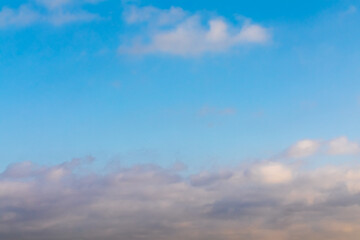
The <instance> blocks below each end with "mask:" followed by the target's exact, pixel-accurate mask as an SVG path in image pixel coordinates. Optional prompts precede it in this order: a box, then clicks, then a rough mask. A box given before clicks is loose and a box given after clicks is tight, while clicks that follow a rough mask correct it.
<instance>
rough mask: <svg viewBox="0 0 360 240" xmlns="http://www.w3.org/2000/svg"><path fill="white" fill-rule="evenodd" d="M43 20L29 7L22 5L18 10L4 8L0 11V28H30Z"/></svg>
mask: <svg viewBox="0 0 360 240" xmlns="http://www.w3.org/2000/svg"><path fill="white" fill-rule="evenodd" d="M40 19H41V15H40V14H39V13H37V12H36V11H34V10H33V9H31V8H30V7H29V6H28V5H22V6H20V7H19V8H18V9H15V10H14V9H11V8H8V7H3V8H2V9H1V11H0V28H2V27H7V26H18V27H20V26H21V27H23V26H28V25H31V24H33V23H35V22H38V21H39V20H40Z"/></svg>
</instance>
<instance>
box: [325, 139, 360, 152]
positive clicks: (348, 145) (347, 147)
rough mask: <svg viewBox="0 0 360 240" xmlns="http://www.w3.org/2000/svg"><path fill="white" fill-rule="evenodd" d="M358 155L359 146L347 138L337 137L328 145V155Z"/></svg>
mask: <svg viewBox="0 0 360 240" xmlns="http://www.w3.org/2000/svg"><path fill="white" fill-rule="evenodd" d="M357 153H360V144H359V143H357V142H351V141H349V139H348V138H347V137H339V138H336V139H333V140H331V141H330V142H329V143H328V154H330V155H347V154H348V155H352V154H357Z"/></svg>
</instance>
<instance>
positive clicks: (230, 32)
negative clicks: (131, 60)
mask: <svg viewBox="0 0 360 240" xmlns="http://www.w3.org/2000/svg"><path fill="white" fill-rule="evenodd" d="M124 19H125V21H126V22H127V23H128V24H130V25H134V24H140V25H141V24H142V25H145V26H147V29H148V30H147V31H145V32H144V31H142V32H141V33H139V35H138V36H136V37H134V40H133V41H132V42H131V43H130V44H129V45H122V46H120V52H121V53H132V54H151V53H166V54H171V55H182V56H187V55H199V54H203V53H207V52H224V51H227V50H229V49H231V48H233V47H236V46H242V45H249V44H265V43H268V42H269V41H270V40H271V33H270V30H269V29H268V28H266V27H264V26H262V25H260V24H255V23H252V22H251V21H250V20H249V19H246V20H245V21H243V22H242V23H241V22H239V23H238V24H232V23H230V22H229V21H228V20H226V19H225V18H223V17H220V16H207V15H206V14H205V13H200V12H199V13H195V14H192V13H189V12H186V11H185V10H183V9H181V8H177V7H172V8H170V9H166V10H164V9H158V8H154V7H144V8H139V7H135V6H131V7H129V8H128V10H127V11H125V13H124ZM204 22H205V23H204Z"/></svg>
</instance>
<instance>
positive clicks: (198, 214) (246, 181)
mask: <svg viewBox="0 0 360 240" xmlns="http://www.w3.org/2000/svg"><path fill="white" fill-rule="evenodd" d="M92 160H93V159H92V158H87V159H77V160H73V161H70V162H65V163H62V164H59V165H54V166H38V165H36V164H34V163H31V162H24V163H17V164H13V165H11V166H9V167H8V168H7V169H6V170H5V171H3V173H1V175H0V238H1V239H4V240H10V239H17V240H32V239H39V240H42V239H44V240H45V239H46V240H48V239H55V240H57V239H59V240H67V239H84V240H87V239H89V240H95V239H104V240H107V239H108V240H115V239H127V240H140V239H156V240H162V239H164V240H165V239H174V240H177V239H190V240H192V239H194V240H195V239H204V240H205V239H225V240H227V239H229V240H232V239H265V240H267V239H269V240H270V239H287V240H297V239H304V238H309V239H334V240H337V239H357V237H358V236H359V232H360V224H359V221H360V217H359V216H360V206H359V202H360V188H359V187H358V185H357V182H358V180H359V179H360V167H359V166H348V167H345V166H342V167H329V166H328V167H322V168H320V169H316V170H312V171H306V170H302V169H301V168H294V167H290V166H286V165H284V164H282V163H279V162H277V163H274V162H261V163H256V164H254V165H250V166H247V167H239V168H237V169H228V170H224V171H219V172H213V173H212V172H207V173H199V174H195V175H192V176H188V177H182V176H181V175H180V174H179V173H177V172H176V170H174V169H165V168H161V167H159V166H156V165H138V166H133V167H131V168H125V169H119V170H116V171H113V172H109V173H102V174H100V173H99V174H95V173H91V172H88V173H86V172H81V173H79V170H78V168H80V167H83V168H85V167H86V165H87V164H89V163H91V162H92ZM84 165H85V166H84ZM259 169H260V170H259ZM264 169H265V170H264ZM249 173H250V174H249ZM255 173H256V174H255ZM274 173H278V174H284V173H285V175H286V176H288V175H289V174H291V178H286V181H275V180H272V178H274V179H279V178H278V176H275V175H274ZM262 175H264V176H262ZM264 179H265V180H266V181H264ZM280 179H283V178H280Z"/></svg>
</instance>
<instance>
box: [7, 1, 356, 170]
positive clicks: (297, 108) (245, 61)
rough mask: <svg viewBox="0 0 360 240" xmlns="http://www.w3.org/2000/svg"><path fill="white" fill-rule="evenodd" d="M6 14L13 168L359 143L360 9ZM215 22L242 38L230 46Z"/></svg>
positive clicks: (91, 7)
mask: <svg viewBox="0 0 360 240" xmlns="http://www.w3.org/2000/svg"><path fill="white" fill-rule="evenodd" d="M0 7H1V8H2V10H1V12H0V42H1V45H0V62H1V64H0V116H1V117H0V132H1V138H0V145H1V146H2V147H1V148H2V150H1V151H0V158H1V167H3V168H4V167H6V166H7V165H8V164H9V163H12V162H18V161H33V162H37V163H57V162H62V161H66V160H69V159H72V158H74V157H84V156H89V155H90V156H93V157H95V158H96V159H97V162H98V163H99V165H101V166H102V165H106V164H107V163H108V162H110V161H114V160H119V161H120V162H121V163H122V164H124V165H132V164H137V163H156V164H160V165H163V166H169V165H171V164H173V163H175V162H178V161H179V162H183V163H185V164H186V165H187V166H188V167H189V168H194V169H204V168H205V169H206V168H212V167H214V166H216V165H217V164H220V163H221V164H224V165H233V164H238V163H241V162H243V161H246V160H247V159H253V158H269V157H272V156H274V155H276V154H277V153H279V152H281V151H284V150H285V149H286V148H288V147H289V146H291V145H292V144H294V143H295V142H297V141H300V140H301V139H322V140H331V139H335V138H337V137H340V136H346V137H347V138H348V139H350V140H351V141H356V140H359V136H358V134H357V133H358V132H359V124H357V122H358V119H359V116H360V111H359V110H360V86H359V83H358V76H359V71H360V70H359V68H358V63H359V60H360V57H359V56H360V55H359V50H358V42H359V40H360V31H359V29H358V27H357V25H358V21H359V18H360V15H359V13H358V2H357V1H315V2H310V1H292V2H291V3H289V2H285V1H238V2H237V3H234V2H233V1H228V2H226V1H223V2H218V1H206V2H205V1H196V2H194V1H172V2H171V3H169V2H166V1H160V0H159V1H130V2H121V1H114V0H107V1H85V0H84V1H75V2H73V1H65V0H64V1H60V0H59V1H48V0H43V1H40V0H39V1H32V0H29V1H3V2H2V3H1V6H0ZM211 21H214V22H215V23H219V25H218V26H220V28H219V29H220V30H219V31H220V33H219V32H216V31H215V30H216V29H215V27H214V29H215V30H214V33H215V34H219V35H217V36H220V35H221V26H226V27H227V28H228V29H227V31H228V32H227V36H225V37H224V36H223V37H224V38H221V36H220V37H219V39H217V40H216V41H218V42H216V43H214V42H207V40H206V36H207V35H206V34H209V33H210V32H211V30H210V22H211ZM216 21H217V22H216ZM186 24H187V25H186ZM221 24H223V25H221ZM184 26H185V27H184ZM214 26H215V25H214ZM182 27H183V28H184V29H185V30H184V31H185V33H183V35H181V33H179V32H176V31H175V30H177V29H181V28H182ZM252 27H253V28H252ZM255 28H257V29H255ZM246 29H252V30H254V29H255V30H254V32H253V35H251V34H250V35H249V34H248V32H250V31H248V32H246V31H245V30H246ZM177 33H178V34H179V35H176V34H177ZM166 34H168V35H166ZM170 34H173V35H174V34H175V35H176V36H175V37H174V39H173V38H171V37H169V36H170ZM240 34H243V35H241V36H240ZM246 34H248V35H246ZM165 35H166V36H165ZM164 36H165V37H164ZM161 37H162V38H161ZM159 39H160V40H159ZM156 41H158V42H156ZM187 42H189V44H188V43H187ZM167 44H168V45H167ZM187 44H188V45H187ZM350 140H349V141H350Z"/></svg>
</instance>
